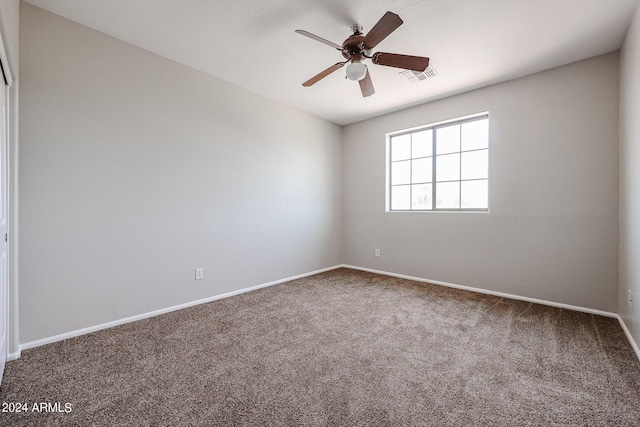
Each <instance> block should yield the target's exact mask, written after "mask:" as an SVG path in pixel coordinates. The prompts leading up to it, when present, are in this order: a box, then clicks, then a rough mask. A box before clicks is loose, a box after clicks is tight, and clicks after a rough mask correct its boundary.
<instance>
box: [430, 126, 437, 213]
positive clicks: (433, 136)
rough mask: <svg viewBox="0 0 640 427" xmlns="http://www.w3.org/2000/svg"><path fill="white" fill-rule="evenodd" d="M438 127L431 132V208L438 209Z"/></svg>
mask: <svg viewBox="0 0 640 427" xmlns="http://www.w3.org/2000/svg"><path fill="white" fill-rule="evenodd" d="M436 133H437V132H436V128H433V131H432V132H431V210H434V211H435V210H436V157H437V156H436V145H437V142H438V138H437V137H436Z"/></svg>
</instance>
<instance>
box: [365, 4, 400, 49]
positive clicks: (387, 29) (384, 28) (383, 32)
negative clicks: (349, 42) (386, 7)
mask: <svg viewBox="0 0 640 427" xmlns="http://www.w3.org/2000/svg"><path fill="white" fill-rule="evenodd" d="M400 25H402V19H400V17H399V16H398V15H396V14H395V13H393V12H387V13H385V14H384V15H383V16H382V18H380V20H379V21H378V23H377V24H376V25H374V26H373V28H372V29H371V31H369V32H368V33H367V35H366V36H364V40H362V44H363V45H364V47H365V48H366V49H373V48H374V47H376V46H377V45H378V43H380V42H381V41H382V40H384V39H386V38H387V36H388V35H389V34H391V33H392V32H394V31H395V30H396V28H398V27H399V26H400Z"/></svg>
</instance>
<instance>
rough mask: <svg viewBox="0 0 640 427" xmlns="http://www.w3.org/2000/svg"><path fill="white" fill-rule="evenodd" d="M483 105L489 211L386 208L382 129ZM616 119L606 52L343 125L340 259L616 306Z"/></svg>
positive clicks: (611, 60) (614, 68) (612, 67)
mask: <svg viewBox="0 0 640 427" xmlns="http://www.w3.org/2000/svg"><path fill="white" fill-rule="evenodd" d="M423 84H429V83H428V80H427V81H426V82H425V83H423ZM482 111H489V112H490V150H491V152H490V179H491V182H490V212H489V213H399V212H394V213H386V212H385V133H386V132H392V131H398V130H402V129H407V128H411V127H415V126H420V125H425V124H429V123H433V122H438V121H442V120H446V119H451V118H455V117H460V116H465V115H469V114H473V113H478V112H482ZM617 123H618V55H617V54H616V53H613V54H608V55H605V56H600V57H597V58H593V59H589V60H586V61H582V62H578V63H574V64H570V65H567V66H564V67H560V68H556V69H553V70H549V71H545V72H542V73H538V74H535V75H532V76H529V77H525V78H521V79H518V80H513V81H510V82H506V83H503V84H498V85H495V86H491V87H487V88H484V89H480V90H476V91H474V92H469V93H466V94H462V95H459V96H455V97H451V98H448V99H444V100H441V101H437V102H433V103H429V104H425V105H422V106H418V107H414V108H410V109H407V110H404V111H400V112H397V113H393V114H389V115H386V116H382V117H378V118H375V119H371V120H367V121H364V122H360V123H357V124H353V125H350V126H347V127H345V128H344V129H343V144H344V158H343V162H344V190H343V192H344V201H343V204H344V235H343V261H344V262H345V263H346V264H350V265H355V266H359V267H364V268H370V269H376V270H382V271H387V272H392V273H398V274H405V275H410V276H416V277H421V278H425V279H430V280H436V281H442V282H447V283H452V284H457V285H465V286H471V287H476V288H482V289H486V290H491V291H497V292H506V293H510V294H515V295H520V296H525V297H530V298H538V299H543V300H549V301H554V302H559V303H565V304H572V305H576V306H582V307H586V308H591V309H597V310H604V311H608V312H616V310H617V301H616V294H617V291H616V286H617V259H618V239H617V235H618V212H617V206H618V173H617V171H618V145H617V143H618V128H617ZM375 248H379V249H380V250H381V257H380V258H375V257H374V249H375Z"/></svg>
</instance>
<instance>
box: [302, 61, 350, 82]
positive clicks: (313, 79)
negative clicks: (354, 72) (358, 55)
mask: <svg viewBox="0 0 640 427" xmlns="http://www.w3.org/2000/svg"><path fill="white" fill-rule="evenodd" d="M344 64H346V62H338V63H337V64H335V65H332V66H331V67H329V68H327V69H326V70H324V71H323V72H321V73H318V74H316V75H315V76H313V77H311V78H310V79H309V80H307V81H306V82H304V83H302V86H304V87H309V86H311V85H314V84H316V83H318V82H319V81H320V80H322V79H324V78H325V77H327V76H328V75H329V74H331V73H333V72H334V71H336V70H338V69H340V68H342V67H344Z"/></svg>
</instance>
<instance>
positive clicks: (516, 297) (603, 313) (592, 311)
mask: <svg viewBox="0 0 640 427" xmlns="http://www.w3.org/2000/svg"><path fill="white" fill-rule="evenodd" d="M342 267H344V268H352V269H354V270H361V271H367V272H369V273H375V274H382V275H383V276H391V277H398V278H400V279H407V280H414V281H416V282H423V283H431V284H434V285H440V286H446V287H447V288H455V289H461V290H463V291H471V292H477V293H480V294H487V295H494V296H497V297H503V298H509V299H514V300H519V301H526V302H533V303H536V304H542V305H548V306H551V307H558V308H566V309H567V310H573V311H581V312H583V313H589V314H597V315H599V316H605V317H613V318H618V315H617V314H616V313H611V312H609V311H602V310H596V309H593V308H586V307H579V306H576V305H570V304H563V303H560V302H554V301H547V300H542V299H537V298H529V297H523V296H520V295H514V294H507V293H504V292H497V291H490V290H487V289H482V288H474V287H471V286H464V285H456V284H455V283H447V282H441V281H438V280H430V279H424V278H422V277H415V276H407V275H405V274H397V273H390V272H388V271H381V270H374V269H371V268H364V267H356V266H353V265H343V266H342Z"/></svg>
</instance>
